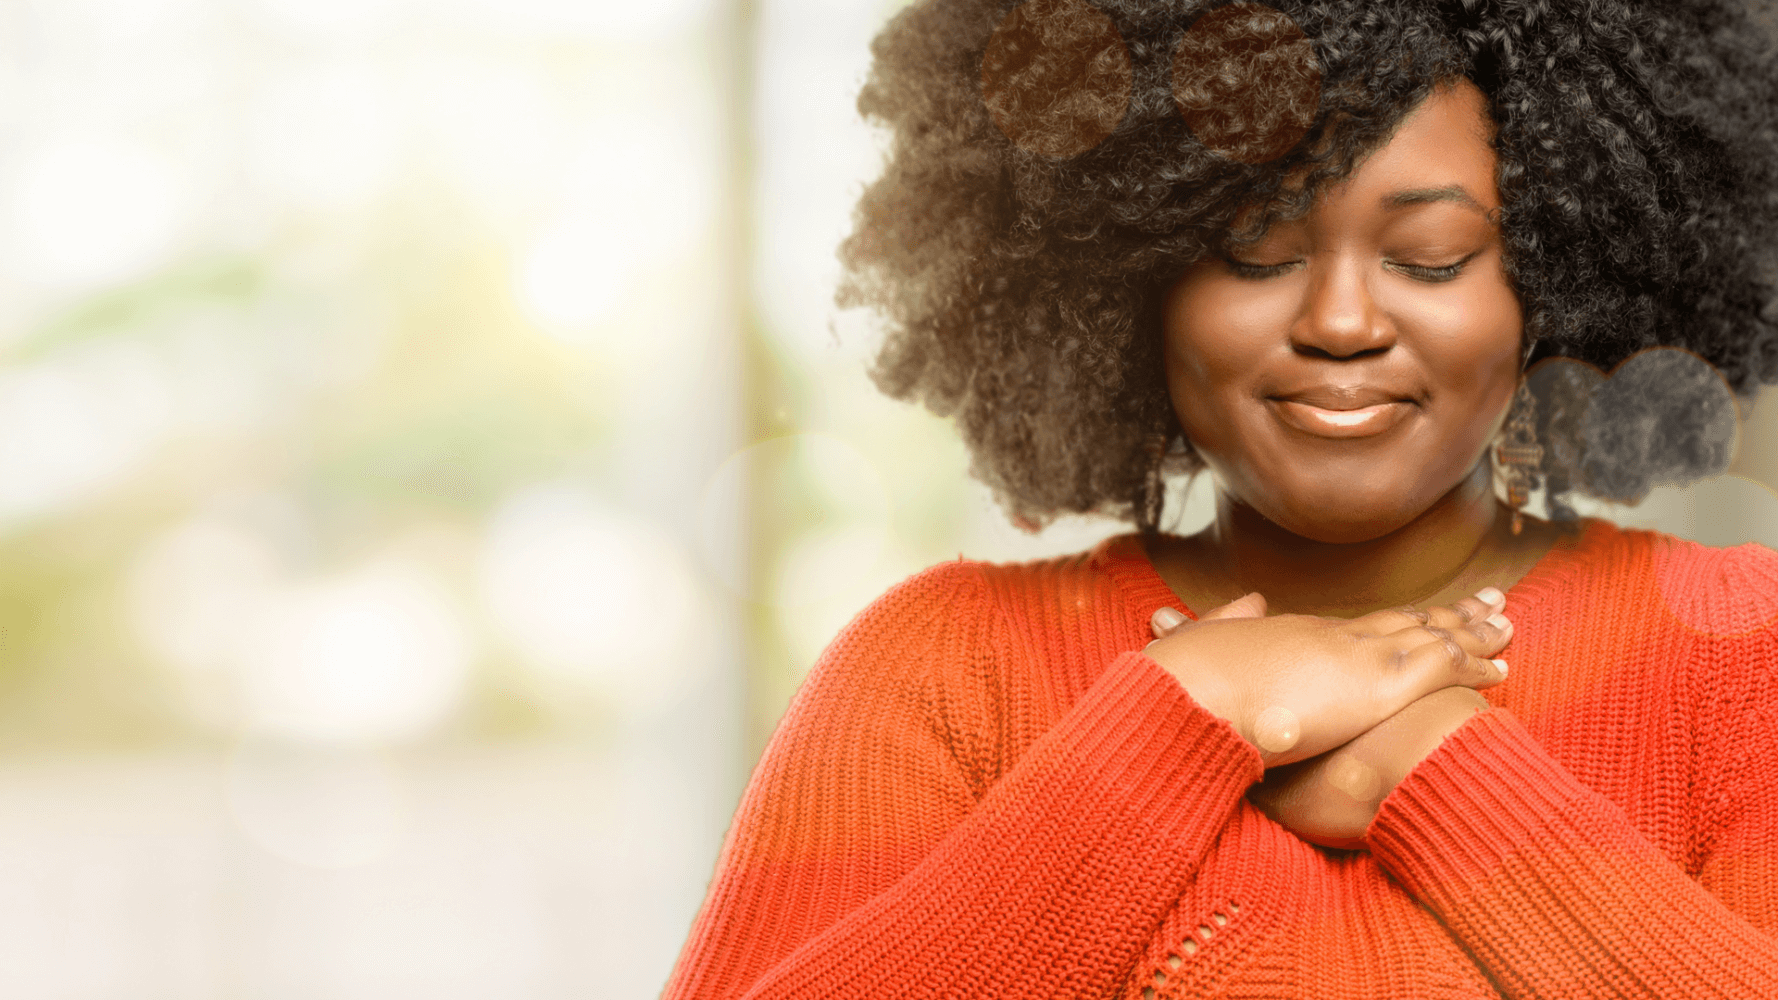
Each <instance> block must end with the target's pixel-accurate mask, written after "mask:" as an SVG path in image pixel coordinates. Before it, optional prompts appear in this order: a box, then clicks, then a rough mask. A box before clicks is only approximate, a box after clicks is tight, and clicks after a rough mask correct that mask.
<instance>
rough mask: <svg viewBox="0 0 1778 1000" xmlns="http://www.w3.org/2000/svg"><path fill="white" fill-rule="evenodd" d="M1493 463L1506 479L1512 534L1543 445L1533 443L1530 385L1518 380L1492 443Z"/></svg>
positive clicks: (1519, 524)
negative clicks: (1496, 439) (1511, 406)
mask: <svg viewBox="0 0 1778 1000" xmlns="http://www.w3.org/2000/svg"><path fill="white" fill-rule="evenodd" d="M1494 464H1495V466H1496V467H1497V468H1498V469H1499V470H1500V475H1501V478H1502V479H1504V480H1505V481H1506V503H1507V506H1509V507H1511V508H1512V509H1513V534H1515V535H1516V534H1518V533H1519V532H1520V531H1523V530H1524V527H1525V514H1524V511H1523V510H1522V508H1523V507H1524V506H1525V503H1526V501H1528V500H1530V499H1531V488H1532V486H1533V485H1535V483H1536V474H1537V470H1538V468H1539V467H1540V466H1541V465H1542V464H1543V445H1540V444H1538V443H1537V397H1535V396H1533V395H1531V384H1530V382H1529V380H1527V379H1523V378H1521V379H1519V391H1518V392H1517V393H1515V394H1514V395H1513V408H1512V411H1511V413H1509V414H1508V415H1507V418H1506V426H1505V427H1504V428H1502V429H1501V432H1500V439H1499V440H1498V441H1496V442H1495V443H1494Z"/></svg>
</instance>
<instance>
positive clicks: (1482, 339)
mask: <svg viewBox="0 0 1778 1000" xmlns="http://www.w3.org/2000/svg"><path fill="white" fill-rule="evenodd" d="M1492 129H1493V126H1492V124H1491V123H1490V121H1489V119H1488V117H1487V113H1486V102H1485V99H1484V97H1483V96H1482V94H1481V92H1480V91H1479V90H1477V89H1476V87H1475V86H1474V85H1473V84H1470V83H1469V82H1468V81H1463V82H1460V83H1459V84H1457V85H1456V86H1453V87H1441V88H1438V89H1437V90H1435V91H1434V92H1433V94H1432V96H1430V97H1428V98H1427V99H1426V100H1425V101H1424V102H1423V103H1422V104H1421V105H1420V106H1419V107H1418V108H1416V109H1415V110H1414V111H1413V112H1412V113H1411V114H1410V115H1409V116H1408V117H1407V118H1406V119H1405V120H1404V121H1403V122H1402V124H1401V127H1400V128H1399V129H1398V130H1397V132H1396V134H1395V136H1394V138H1393V139H1391V140H1390V142H1389V143H1388V145H1386V146H1384V147H1382V148H1381V149H1379V150H1377V151H1376V152H1375V153H1374V154H1372V155H1371V156H1370V157H1369V158H1367V159H1366V160H1364V161H1363V162H1362V163H1361V164H1360V165H1359V167H1358V169H1356V170H1355V171H1354V172H1353V173H1352V175H1351V176H1350V177H1348V178H1347V179H1346V180H1344V181H1343V182H1341V183H1339V184H1338V185H1335V186H1330V187H1329V188H1328V189H1327V190H1325V191H1324V192H1323V193H1321V194H1320V195H1319V196H1318V198H1317V200H1316V202H1315V205H1314V207H1313V209H1312V210H1311V211H1310V212H1309V214H1308V215H1307V216H1305V217H1304V218H1301V219H1297V220H1294V221H1290V222H1281V223H1278V224H1277V225H1274V226H1273V227H1272V228H1271V230H1270V231H1269V232H1267V234H1266V235H1265V237H1264V238H1263V239H1261V240H1260V241H1259V242H1258V243H1257V244H1254V245H1252V246H1249V247H1244V248H1241V249H1239V250H1237V251H1236V252H1234V253H1233V254H1231V257H1233V258H1234V259H1233V260H1227V261H1225V260H1219V259H1207V260H1204V261H1201V262H1199V263H1198V264H1196V265H1195V266H1193V267H1192V268H1191V269H1190V270H1189V271H1187V272H1186V273H1185V274H1184V276H1182V277H1181V278H1180V279H1179V281H1178V283H1177V284H1176V285H1174V287H1173V288H1172V290H1171V291H1170V292H1169V293H1168V296H1167V301H1166V314H1165V321H1164V324H1165V328H1164V336H1165V338H1166V343H1165V355H1166V366H1167V372H1166V374H1167V387H1168V391H1169V392H1170V394H1171V396H1172V399H1173V409H1174V411H1175V412H1176V413H1177V414H1178V415H1179V420H1180V423H1181V425H1182V426H1183V427H1184V428H1185V433H1186V435H1187V436H1188V437H1189V438H1190V439H1191V441H1192V443H1193V445H1194V446H1195V447H1196V448H1197V450H1198V453H1199V454H1200V455H1202V456H1203V458H1204V460H1205V462H1206V463H1208V465H1209V467H1210V469H1211V470H1212V471H1213V472H1214V473H1215V474H1216V477H1217V479H1218V481H1219V483H1220V485H1221V488H1222V490H1223V491H1224V493H1225V494H1226V496H1227V497H1228V498H1229V499H1230V500H1232V501H1233V502H1235V503H1238V504H1246V505H1248V506H1250V507H1252V508H1253V509H1254V510H1256V511H1257V512H1259V513H1260V514H1262V515H1264V516H1265V517H1266V518H1267V519H1268V520H1270V521H1272V522H1273V523H1275V524H1277V525H1279V526H1280V527H1283V528H1285V529H1286V530H1288V531H1291V532H1293V533H1295V534H1297V535H1301V536H1303V537H1306V538H1312V539H1315V540H1317V541H1323V542H1357V541H1366V540H1369V539H1372V538H1376V537H1379V536H1381V535H1384V534H1386V533H1388V532H1390V531H1393V530H1395V529H1397V528H1400V527H1402V526H1403V525H1406V524H1407V523H1408V522H1410V521H1412V520H1413V519H1415V518H1416V517H1418V516H1419V515H1421V514H1422V513H1424V512H1425V511H1426V510H1427V509H1428V508H1430V507H1431V506H1432V505H1433V504H1434V503H1435V502H1437V501H1438V500H1439V499H1440V498H1441V497H1443V496H1445V495H1446V494H1448V493H1450V492H1451V491H1452V490H1453V489H1455V488H1456V487H1457V486H1458V485H1459V484H1460V483H1461V482H1463V481H1464V479H1465V477H1466V474H1467V473H1469V472H1470V471H1471V470H1472V469H1473V468H1474V467H1475V464H1476V461H1477V460H1478V459H1479V458H1480V457H1481V456H1482V454H1483V452H1484V450H1485V449H1486V447H1487V445H1488V442H1489V440H1490V439H1491V438H1492V437H1493V436H1494V433H1495V431H1496V430H1497V429H1498V428H1499V426H1500V422H1501V421H1502V420H1503V419H1504V417H1505V413H1506V409H1507V406H1508V404H1509V403H1510V402H1511V399H1512V395H1513V392H1514V390H1515V388H1516V386H1517V380H1518V373H1519V358H1520V355H1519V349H1520V340H1519V338H1520V332H1521V329H1522V325H1523V324H1522V316H1521V312H1520V308H1519V300H1518V296H1517V294H1516V293H1515V292H1514V291H1513V288H1512V286H1511V284H1510V283H1509V282H1508V280H1507V276H1506V270H1505V266H1504V262H1503V260H1502V248H1501V242H1500V230H1499V226H1498V225H1497V224H1496V220H1497V219H1498V212H1497V209H1498V208H1499V206H1500V193H1499V191H1498V190H1497V188H1496V186H1495V180H1494V176H1495V157H1494V151H1493V148H1492V144H1491V141H1490V137H1491V134H1492Z"/></svg>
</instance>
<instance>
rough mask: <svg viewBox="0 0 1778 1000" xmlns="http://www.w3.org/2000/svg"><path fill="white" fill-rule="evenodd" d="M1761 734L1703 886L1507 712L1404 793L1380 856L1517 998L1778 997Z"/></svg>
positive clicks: (1469, 726) (1776, 807)
mask: <svg viewBox="0 0 1778 1000" xmlns="http://www.w3.org/2000/svg"><path fill="white" fill-rule="evenodd" d="M1735 728H1739V727H1735ZM1750 735H1756V736H1758V738H1760V739H1763V740H1764V741H1765V744H1764V745H1763V746H1761V747H1759V748H1758V749H1757V751H1756V753H1757V756H1758V758H1759V759H1760V760H1762V761H1764V762H1765V764H1764V766H1763V769H1762V770H1761V772H1760V773H1759V774H1758V775H1749V777H1750V778H1752V779H1753V780H1751V781H1750V782H1749V783H1747V784H1745V785H1743V786H1741V787H1740V788H1739V789H1737V791H1736V793H1735V796H1734V800H1735V803H1736V805H1735V807H1734V808H1733V810H1732V813H1733V815H1732V816H1731V817H1730V818H1729V821H1728V822H1727V823H1726V824H1725V826H1724V827H1723V829H1722V830H1721V831H1720V833H1721V837H1720V838H1719V843H1718V851H1719V856H1718V858H1717V859H1716V860H1712V861H1708V862H1706V864H1705V866H1704V875H1705V876H1706V877H1705V878H1704V879H1703V884H1700V882H1698V881H1694V880H1693V879H1692V878H1690V877H1689V876H1688V875H1687V874H1686V873H1685V872H1684V871H1683V870H1681V868H1680V867H1679V866H1677V865H1675V864H1673V863H1672V861H1670V860H1669V859H1668V858H1667V857H1666V856H1665V855H1664V854H1662V853H1661V852H1660V851H1659V850H1658V849H1657V848H1656V847H1655V846H1654V845H1653V844H1651V843H1650V842H1649V841H1648V840H1647V839H1646V838H1645V837H1643V836H1642V834H1641V833H1640V832H1639V831H1638V830H1637V829H1636V828H1635V826H1634V825H1633V824H1632V823H1631V822H1630V820H1629V818H1628V817H1627V816H1625V815H1624V813H1623V811H1622V810H1620V809H1619V808H1618V807H1617V806H1616V805H1615V804H1613V803H1612V802H1611V801H1610V800H1608V799H1606V798H1605V797H1604V796H1602V795H1600V794H1598V793H1597V792H1595V791H1593V790H1592V789H1589V788H1588V787H1586V786H1585V785H1583V784H1582V783H1581V782H1580V781H1579V780H1577V779H1576V778H1575V777H1574V776H1573V775H1572V774H1570V773H1569V772H1568V771H1567V770H1566V769H1565V768H1563V767H1562V766H1561V765H1560V764H1559V763H1558V762H1556V761H1555V760H1553V759H1552V758H1551V757H1550V756H1549V755H1548V754H1547V753H1546V752H1545V751H1544V750H1543V748H1542V747H1541V746H1540V745H1539V744H1538V743H1537V741H1536V740H1535V739H1533V738H1532V737H1531V735H1530V734H1529V733H1527V732H1526V731H1525V729H1524V728H1523V727H1522V726H1521V725H1520V724H1519V723H1518V721H1517V720H1516V719H1514V718H1513V717H1512V715H1511V713H1509V712H1507V711H1505V710H1504V709H1495V710H1492V711H1489V712H1484V713H1481V714H1480V715H1477V716H1476V717H1475V718H1473V719H1472V720H1470V721H1469V722H1468V723H1466V724H1465V725H1464V726H1463V728H1461V729H1459V730H1458V731H1457V732H1456V733H1454V734H1453V735H1452V736H1451V737H1450V738H1449V739H1447V740H1446V741H1445V742H1444V744H1442V745H1441V746H1440V747H1439V748H1438V749H1437V750H1435V751H1434V752H1433V753H1432V754H1431V755H1430V756H1428V757H1427V758H1426V760H1425V761H1423V762H1421V764H1420V766H1419V767H1417V768H1416V769H1415V770H1414V771H1413V772H1412V773H1410V774H1409V775H1408V777H1407V779H1406V780H1404V781H1403V782H1402V783H1401V784H1400V785H1398V786H1397V787H1396V789H1395V791H1394V792H1392V793H1391V794H1390V796H1389V797H1388V798H1387V799H1385V800H1384V802H1383V804H1382V807H1381V808H1380V809H1379V810H1378V813H1377V818H1376V820H1375V821H1374V822H1373V823H1372V826H1371V830H1370V834H1369V838H1368V839H1369V841H1370V846H1371V851H1372V853H1373V855H1374V856H1375V857H1376V858H1377V860H1378V861H1379V862H1380V863H1381V864H1382V865H1383V866H1384V867H1385V868H1387V869H1388V870H1389V871H1390V872H1391V873H1392V874H1393V875H1394V876H1395V877H1396V878H1397V879H1398V880H1399V881H1400V882H1401V884H1402V885H1403V886H1404V887H1405V888H1406V889H1407V890H1408V891H1409V892H1410V893H1412V894H1413V895H1414V896H1415V897H1417V898H1418V899H1420V900H1421V901H1422V902H1423V903H1425V904H1426V905H1427V906H1429V907H1431V909H1432V910H1433V911H1434V912H1435V913H1437V914H1438V916H1439V917H1440V918H1441V919H1442V920H1443V921H1444V923H1445V925H1446V926H1447V927H1448V928H1449V929H1450V930H1451V932H1452V933H1453V934H1454V935H1455V936H1456V937H1457V938H1458V939H1459V940H1461V941H1462V942H1463V944H1464V945H1465V946H1466V947H1467V948H1468V949H1469V952H1470V954H1471V955H1472V956H1474V957H1475V959H1476V960H1477V961H1478V962H1479V963H1480V964H1481V965H1482V966H1483V967H1484V968H1485V969H1487V971H1488V972H1489V974H1490V975H1491V976H1492V977H1493V979H1494V981H1495V982H1496V983H1497V984H1499V986H1500V987H1501V989H1502V990H1503V992H1505V994H1506V995H1507V996H1509V997H1573V998H1592V997H1599V998H1604V997H1613V998H1618V997H1625V998H1657V997H1658V998H1666V1000H1682V998H1683V1000H1703V998H1736V1000H1754V998H1765V997H1778V939H1774V938H1773V937H1772V936H1771V934H1770V933H1769V930H1770V928H1771V924H1770V923H1769V921H1770V918H1771V915H1772V914H1773V912H1774V909H1773V908H1774V894H1775V893H1778V881H1775V880H1774V879H1773V878H1772V877H1771V876H1772V875H1773V874H1774V866H1773V864H1772V854H1771V852H1772V850H1773V848H1774V846H1775V845H1778V840H1775V839H1774V837H1775V834H1778V780H1775V779H1774V777H1773V776H1774V775H1775V774H1778V771H1775V770H1774V769H1773V768H1772V767H1771V766H1770V762H1771V761H1772V760H1773V759H1774V756H1773V755H1774V754H1775V753H1778V745H1773V743H1772V742H1771V738H1772V729H1771V727H1770V725H1769V724H1767V725H1766V726H1765V727H1764V728H1763V730H1761V731H1760V732H1758V733H1754V734H1750ZM1720 852H1726V853H1720ZM1713 891H1714V894H1713ZM1731 902H1734V903H1739V904H1741V905H1738V906H1734V907H1731V906H1730V905H1728V904H1729V903H1731ZM1756 915H1757V916H1758V917H1759V918H1761V919H1762V920H1765V921H1767V922H1766V923H1765V924H1764V928H1763V929H1762V927H1761V926H1756V924H1755V923H1753V922H1752V921H1750V919H1749V917H1750V916H1756Z"/></svg>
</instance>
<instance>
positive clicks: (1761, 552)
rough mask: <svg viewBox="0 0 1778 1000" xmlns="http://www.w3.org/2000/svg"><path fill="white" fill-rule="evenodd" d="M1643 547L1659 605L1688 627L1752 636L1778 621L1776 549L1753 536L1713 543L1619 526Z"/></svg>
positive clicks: (1730, 635) (1723, 636) (1715, 633)
mask: <svg viewBox="0 0 1778 1000" xmlns="http://www.w3.org/2000/svg"><path fill="white" fill-rule="evenodd" d="M1624 534H1625V535H1626V536H1634V542H1635V543H1636V544H1639V545H1641V546H1642V547H1644V548H1645V549H1646V550H1647V551H1648V553H1649V561H1650V563H1651V565H1652V568H1653V576H1654V589H1655V595H1656V597H1657V598H1658V599H1659V602H1660V605H1661V609H1662V610H1663V611H1664V612H1666V614H1667V615H1669V616H1670V617H1671V618H1672V619H1673V620H1674V621H1676V622H1677V623H1678V624H1680V625H1682V626H1684V627H1685V628H1687V629H1688V630H1691V631H1693V632H1696V633H1699V634H1701V635H1704V636H1708V637H1711V638H1718V639H1728V638H1735V637H1749V638H1754V637H1757V636H1759V635H1761V634H1764V633H1770V632H1771V631H1772V628H1773V626H1774V625H1775V624H1778V553H1775V552H1773V551H1772V550H1771V549H1769V548H1766V547H1765V546H1764V545H1760V544H1758V543H1755V542H1749V543H1747V544H1744V545H1736V546H1733V547H1730V548H1718V547H1715V546H1710V545H1703V544H1700V543H1698V542H1694V541H1690V540H1688V539H1683V538H1675V537H1673V536H1672V535H1666V534H1662V533H1659V532H1648V531H1642V532H1625V533H1624Z"/></svg>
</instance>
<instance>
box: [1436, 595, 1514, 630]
mask: <svg viewBox="0 0 1778 1000" xmlns="http://www.w3.org/2000/svg"><path fill="white" fill-rule="evenodd" d="M1505 607H1506V595H1505V594H1502V593H1501V592H1500V590H1499V589H1498V588H1496V587H1483V588H1482V589H1481V590H1478V591H1476V592H1475V594H1474V595H1472V596H1470V597H1465V598H1464V599H1462V600H1461V601H1456V602H1453V603H1452V604H1449V605H1438V606H1436V607H1431V608H1427V609H1426V610H1427V612H1428V613H1430V614H1431V616H1432V624H1434V625H1437V626H1439V627H1440V628H1462V627H1464V626H1465V625H1468V624H1469V623H1470V622H1475V621H1482V620H1483V619H1486V618H1487V617H1488V616H1489V615H1495V614H1499V613H1500V611H1501V609H1503V608H1505Z"/></svg>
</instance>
